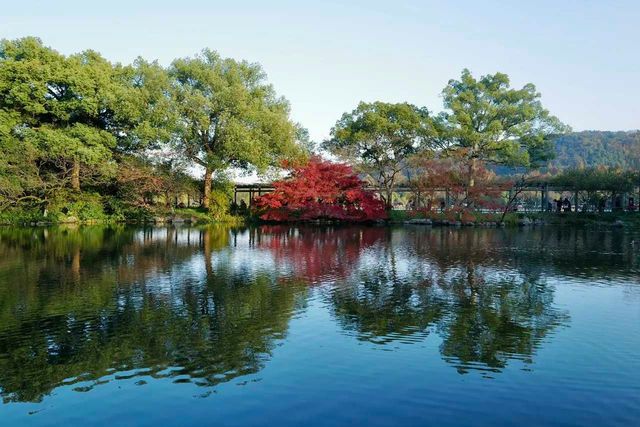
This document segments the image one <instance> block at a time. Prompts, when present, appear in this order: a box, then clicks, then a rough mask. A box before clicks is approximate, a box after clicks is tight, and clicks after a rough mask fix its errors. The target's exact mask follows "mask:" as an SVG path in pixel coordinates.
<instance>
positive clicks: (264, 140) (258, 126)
mask: <svg viewBox="0 0 640 427" xmlns="http://www.w3.org/2000/svg"><path fill="white" fill-rule="evenodd" d="M169 73H170V76H171V78H172V82H173V91H172V99H173V101H174V105H175V108H176V111H177V127H176V129H177V132H176V135H177V137H176V143H177V146H178V149H179V151H180V152H181V153H182V154H183V155H184V156H185V157H187V158H188V159H189V160H190V161H192V162H193V163H195V164H196V165H199V166H200V167H202V168H203V169H204V171H205V172H204V191H203V195H204V196H203V206H204V207H206V208H209V205H210V203H211V180H212V175H213V174H214V173H224V171H225V170H227V169H228V168H230V167H234V168H239V169H244V170H258V171H263V170H265V169H266V168H268V167H269V166H275V165H277V164H278V162H279V161H280V160H281V159H283V158H287V157H290V156H293V155H295V154H296V153H297V151H298V149H297V145H296V144H295V139H296V126H295V124H294V123H293V122H292V121H291V120H290V119H289V104H288V102H287V101H286V100H285V99H284V98H282V97H278V96H277V95H276V93H275V91H274V89H273V87H272V86H271V85H270V84H268V83H267V82H266V75H265V73H264V72H263V70H262V68H261V67H260V66H259V65H258V64H252V63H248V62H244V61H242V62H238V61H235V60H233V59H225V58H221V57H220V55H218V54H217V53H216V52H214V51H211V50H208V49H205V50H203V51H202V53H201V54H200V55H197V56H195V57H193V58H184V59H178V60H176V61H174V62H173V64H172V65H171V67H170V69H169Z"/></svg>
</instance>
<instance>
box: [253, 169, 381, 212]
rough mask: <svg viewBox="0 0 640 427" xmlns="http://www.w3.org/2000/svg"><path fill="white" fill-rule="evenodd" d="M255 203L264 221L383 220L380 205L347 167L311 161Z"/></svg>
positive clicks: (378, 200) (295, 170) (279, 182)
mask: <svg viewBox="0 0 640 427" xmlns="http://www.w3.org/2000/svg"><path fill="white" fill-rule="evenodd" d="M274 187H275V190H274V191H273V192H272V193H269V194H265V195H264V196H262V197H259V198H258V199H257V200H256V207H257V209H258V212H260V218H262V219H263V220H267V221H296V220H302V221H304V220H311V219H337V220H345V221H371V220H376V219H383V218H385V217H386V213H385V210H384V204H383V202H382V201H381V200H380V199H378V198H376V197H375V195H374V194H373V193H371V192H369V191H366V190H365V189H364V182H363V181H362V180H360V178H358V176H357V175H356V174H355V173H354V172H353V170H352V169H351V167H350V166H348V165H345V164H342V163H331V162H328V161H324V160H322V159H321V158H320V157H312V158H311V159H310V160H309V162H308V163H307V164H306V165H304V166H302V167H295V168H294V169H293V171H292V176H291V178H288V179H284V180H281V181H278V182H276V183H275V184H274Z"/></svg>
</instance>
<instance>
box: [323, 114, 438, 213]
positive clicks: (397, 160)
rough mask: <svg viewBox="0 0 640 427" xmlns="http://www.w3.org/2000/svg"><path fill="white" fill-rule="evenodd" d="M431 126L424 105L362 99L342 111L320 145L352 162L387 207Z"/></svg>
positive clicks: (390, 204)
mask: <svg viewBox="0 0 640 427" xmlns="http://www.w3.org/2000/svg"><path fill="white" fill-rule="evenodd" d="M430 130H431V126H430V123H429V114H428V111H427V110H426V108H418V107H416V106H415V105H411V104H407V103H399V104H389V103H384V102H374V103H370V104H367V103H364V102H361V103H360V104H359V105H358V107H357V108H356V109H355V110H353V111H352V112H350V113H345V114H343V115H342V117H341V118H340V120H338V122H337V123H336V125H335V126H334V127H333V129H331V139H329V140H327V141H325V143H324V147H325V148H326V149H327V150H329V151H330V152H331V153H333V154H336V155H338V156H340V157H341V158H342V159H344V160H351V161H353V162H355V163H356V164H357V165H358V166H359V168H360V170H361V171H362V172H364V173H367V174H369V175H370V176H372V177H373V178H374V179H375V181H376V183H377V184H378V185H379V186H380V187H381V188H382V189H383V190H384V196H385V202H386V206H387V209H391V206H392V200H391V198H392V193H393V190H394V188H395V186H396V184H397V182H398V181H399V180H400V179H401V177H402V172H403V170H404V169H405V168H406V166H407V164H406V161H407V159H408V158H409V156H411V155H412V154H414V153H416V151H417V150H418V149H419V148H421V147H422V145H423V144H424V143H425V140H426V138H427V136H428V135H429V132H430Z"/></svg>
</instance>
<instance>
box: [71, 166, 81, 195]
mask: <svg viewBox="0 0 640 427" xmlns="http://www.w3.org/2000/svg"><path fill="white" fill-rule="evenodd" d="M71 188H72V189H73V190H75V191H80V162H79V161H78V160H74V161H73V165H72V166H71Z"/></svg>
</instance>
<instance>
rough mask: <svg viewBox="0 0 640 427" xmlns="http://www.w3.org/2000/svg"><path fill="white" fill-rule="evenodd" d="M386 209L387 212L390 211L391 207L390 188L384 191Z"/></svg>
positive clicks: (391, 193) (391, 196) (391, 192)
mask: <svg viewBox="0 0 640 427" xmlns="http://www.w3.org/2000/svg"><path fill="white" fill-rule="evenodd" d="M386 199H387V200H385V202H386V209H387V212H390V211H391V210H392V209H393V191H392V190H387V191H386Z"/></svg>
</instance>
